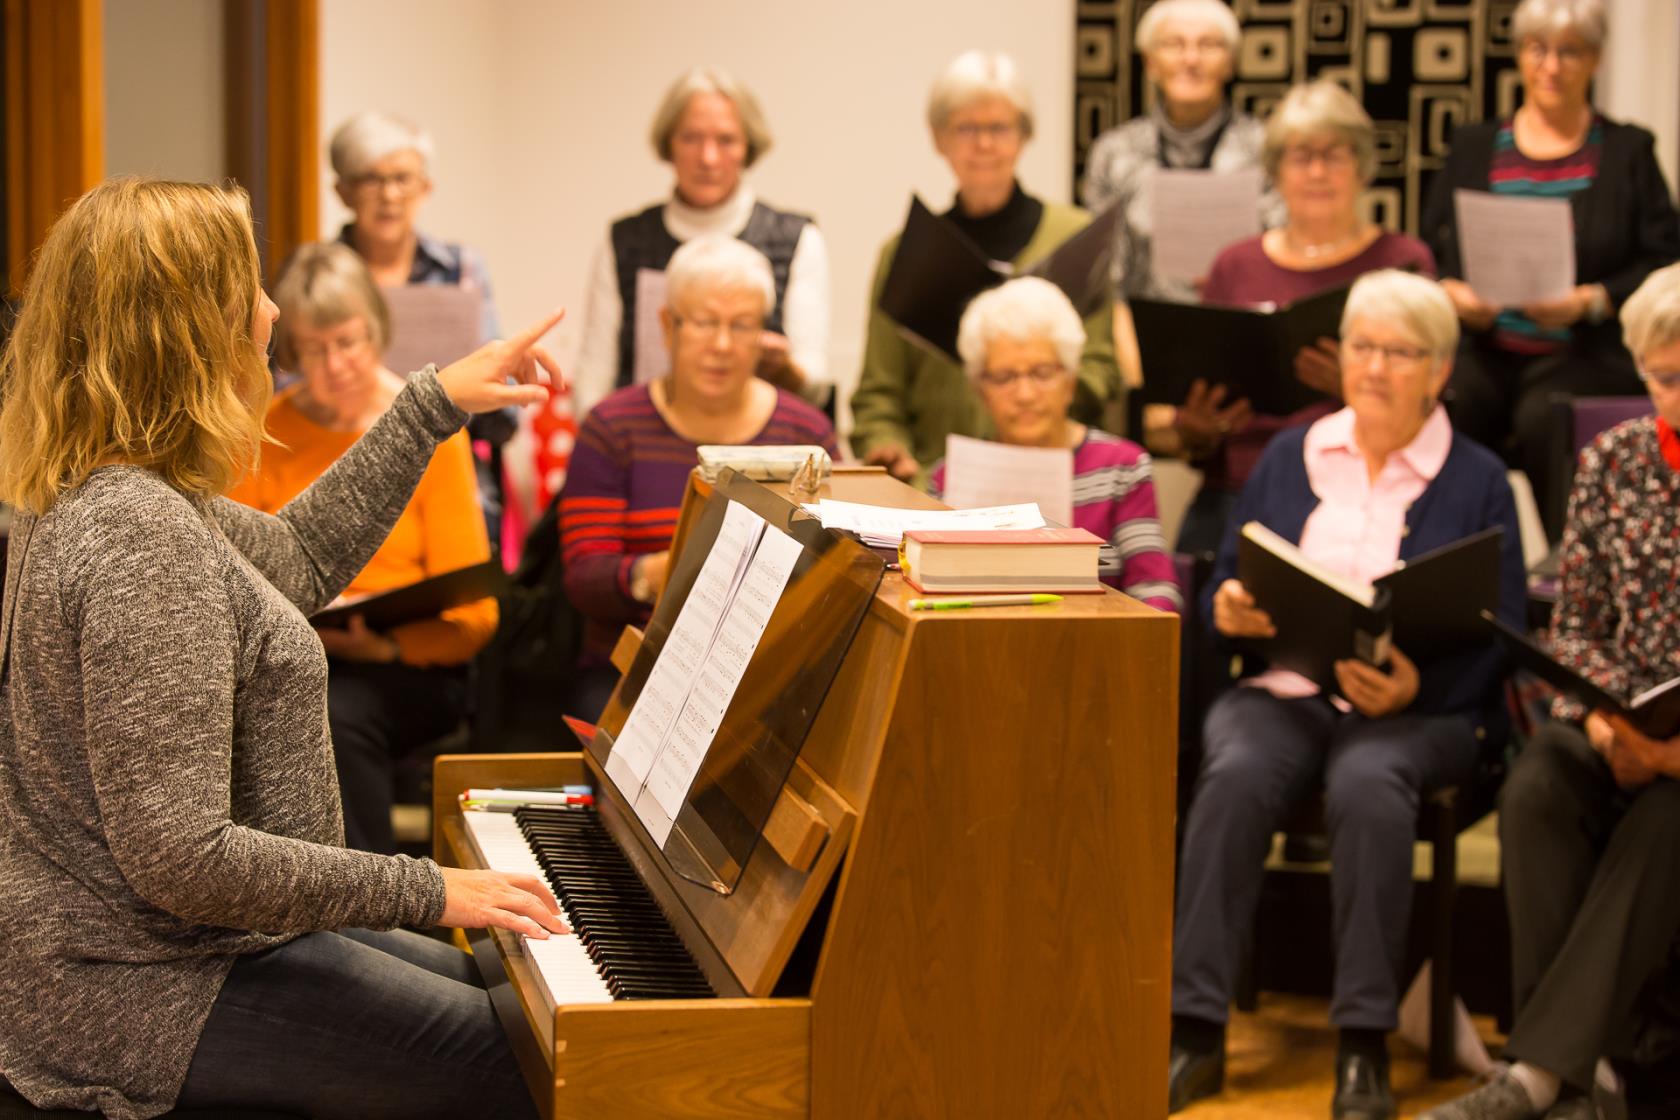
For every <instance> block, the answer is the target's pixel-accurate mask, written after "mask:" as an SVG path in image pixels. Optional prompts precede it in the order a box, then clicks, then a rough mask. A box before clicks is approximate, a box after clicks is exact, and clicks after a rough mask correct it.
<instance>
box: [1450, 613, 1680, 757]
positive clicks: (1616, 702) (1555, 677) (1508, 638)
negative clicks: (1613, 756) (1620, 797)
mask: <svg viewBox="0 0 1680 1120" xmlns="http://www.w3.org/2000/svg"><path fill="white" fill-rule="evenodd" d="M1483 619H1484V621H1486V622H1487V624H1488V625H1490V626H1492V627H1493V632H1494V634H1495V635H1496V636H1497V637H1498V639H1499V644H1500V645H1502V646H1504V647H1505V652H1506V653H1507V654H1509V655H1510V658H1511V661H1512V663H1513V664H1515V665H1516V666H1517V667H1518V668H1519V669H1527V670H1528V671H1529V672H1531V673H1533V674H1534V675H1535V676H1537V677H1539V678H1540V679H1541V680H1543V681H1545V682H1546V683H1547V684H1549V685H1551V686H1552V687H1553V688H1555V689H1557V690H1558V691H1559V692H1561V693H1563V694H1564V695H1566V696H1569V697H1571V698H1573V699H1575V700H1578V701H1580V702H1581V703H1583V704H1585V705H1586V706H1587V707H1588V708H1596V709H1598V710H1601V711H1605V712H1608V713H1610V714H1611V715H1616V716H1621V717H1622V718H1623V719H1625V720H1627V721H1628V722H1629V723H1631V724H1633V726H1634V727H1636V728H1638V729H1639V730H1640V732H1641V733H1643V734H1645V735H1647V736H1649V737H1650V738H1652V739H1672V738H1673V737H1674V736H1675V735H1680V677H1675V678H1674V679H1672V680H1667V681H1664V682H1663V683H1662V684H1659V685H1657V686H1656V687H1654V688H1648V689H1646V690H1645V691H1644V692H1641V693H1640V694H1639V695H1637V696H1633V697H1623V696H1618V695H1616V694H1615V693H1613V692H1611V691H1610V690H1609V689H1606V688H1602V687H1600V686H1599V685H1596V684H1594V683H1593V682H1592V681H1590V680H1588V679H1587V678H1586V677H1584V676H1582V675H1581V674H1580V673H1579V672H1577V671H1576V670H1575V669H1572V668H1570V667H1569V666H1568V665H1565V664H1563V662H1561V661H1559V660H1558V659H1557V658H1555V657H1553V656H1552V654H1551V652H1550V651H1548V650H1547V649H1545V648H1544V647H1543V646H1541V645H1540V644H1539V643H1537V642H1536V641H1534V639H1532V638H1530V637H1529V636H1528V635H1527V634H1524V633H1523V632H1522V631H1520V630H1515V629H1513V628H1512V627H1510V626H1507V625H1506V624H1505V623H1503V622H1501V621H1500V620H1499V619H1498V618H1497V617H1495V616H1494V615H1493V613H1492V612H1489V613H1487V614H1485V615H1483Z"/></svg>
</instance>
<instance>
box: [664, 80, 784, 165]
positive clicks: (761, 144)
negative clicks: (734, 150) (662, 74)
mask: <svg viewBox="0 0 1680 1120" xmlns="http://www.w3.org/2000/svg"><path fill="white" fill-rule="evenodd" d="M697 93H715V94H717V95H718V96H719V97H724V98H728V100H729V102H730V104H732V105H734V106H735V112H737V113H739V114H740V116H741V131H742V132H743V133H744V134H745V135H746V138H747V158H746V161H745V165H746V166H747V167H751V166H752V165H753V164H755V163H757V162H758V158H759V157H760V156H762V155H763V154H764V153H765V152H768V151H769V150H770V145H771V136H770V125H769V124H768V123H767V122H766V121H765V119H764V110H763V109H761V108H759V106H758V98H756V97H754V96H753V92H752V90H750V89H748V88H747V87H746V86H745V85H743V84H742V83H740V82H738V81H736V80H735V76H734V75H732V74H731V73H729V71H727V70H725V69H723V67H721V66H696V67H694V68H693V69H691V70H689V71H688V72H687V73H685V74H683V75H682V76H681V77H679V78H678V79H677V80H676V81H674V82H672V83H671V88H670V89H667V90H666V91H665V96H664V97H663V98H661V99H660V101H659V108H658V109H656V110H654V114H653V125H652V126H651V127H650V128H649V129H648V140H649V142H650V143H652V144H653V150H654V151H655V152H656V153H657V154H658V156H659V158H660V159H662V160H664V161H665V162H666V163H669V162H671V135H672V134H673V133H674V132H676V130H677V122H678V121H680V120H682V115H683V113H684V112H685V111H686V110H687V109H688V103H689V101H691V100H692V99H693V98H694V95H695V94H697Z"/></svg>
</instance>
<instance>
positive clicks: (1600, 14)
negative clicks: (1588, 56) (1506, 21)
mask: <svg viewBox="0 0 1680 1120" xmlns="http://www.w3.org/2000/svg"><path fill="white" fill-rule="evenodd" d="M1608 30H1609V21H1608V20H1607V19H1606V18H1605V15H1604V0H1522V3H1521V4H1518V5H1517V10H1516V11H1515V12H1512V13H1511V41H1512V42H1513V43H1521V42H1522V41H1523V40H1524V39H1541V38H1544V37H1546V36H1547V35H1556V34H1558V33H1559V32H1560V31H1573V32H1575V34H1577V35H1579V36H1580V37H1581V38H1582V39H1584V40H1586V43H1587V45H1588V46H1590V47H1591V48H1592V49H1593V50H1595V51H1596V50H1600V49H1602V48H1603V46H1604V36H1605V33H1606V32H1607V31H1608Z"/></svg>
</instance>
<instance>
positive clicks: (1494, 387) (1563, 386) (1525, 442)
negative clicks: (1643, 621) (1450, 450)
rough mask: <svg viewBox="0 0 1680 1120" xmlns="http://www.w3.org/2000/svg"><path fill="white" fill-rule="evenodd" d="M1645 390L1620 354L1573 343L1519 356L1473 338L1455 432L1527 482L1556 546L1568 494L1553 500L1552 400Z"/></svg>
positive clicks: (1458, 383) (1454, 407)
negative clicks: (1518, 471) (1559, 396)
mask: <svg viewBox="0 0 1680 1120" xmlns="http://www.w3.org/2000/svg"><path fill="white" fill-rule="evenodd" d="M1644 391H1645V389H1644V385H1643V384H1642V383H1641V382H1640V380H1639V374H1638V372H1637V371H1636V370H1635V369H1634V365H1633V359H1632V358H1630V357H1628V354H1627V351H1625V350H1621V349H1620V348H1616V349H1608V348H1606V347H1604V346H1602V345H1587V344H1585V343H1584V342H1581V343H1576V344H1572V345H1570V346H1568V347H1566V348H1565V349H1563V350H1560V351H1558V352H1557V353H1555V354H1541V355H1538V356H1536V355H1531V354H1515V353H1512V352H1511V351H1509V350H1503V349H1500V348H1499V347H1498V346H1496V345H1494V343H1493V341H1492V337H1491V335H1487V334H1467V335H1465V336H1464V340H1463V341H1462V342H1460V343H1459V347H1458V357H1457V359H1456V360H1455V362H1454V364H1453V372H1452V378H1451V380H1450V381H1449V382H1448V392H1449V396H1448V400H1447V411H1448V412H1449V413H1450V414H1451V416H1452V422H1453V427H1454V428H1456V429H1458V430H1459V431H1460V432H1463V433H1464V434H1465V435H1467V436H1469V437H1470V438H1471V439H1473V440H1475V441H1476V442H1477V443H1479V444H1481V445H1482V446H1484V447H1487V448H1489V449H1491V450H1492V451H1493V452H1495V453H1496V454H1498V455H1501V456H1503V457H1504V458H1505V460H1506V462H1508V463H1510V464H1511V465H1512V466H1513V467H1518V468H1520V469H1521V470H1522V471H1523V473H1524V474H1526V475H1528V481H1529V483H1530V485H1532V486H1533V487H1534V502H1535V505H1537V506H1538V507H1539V509H1540V514H1541V516H1542V517H1543V518H1545V519H1546V532H1547V535H1548V536H1549V537H1550V538H1551V539H1552V540H1557V539H1558V538H1559V537H1561V536H1562V535H1563V526H1562V525H1561V524H1554V522H1556V521H1557V520H1558V514H1559V513H1560V512H1561V510H1562V507H1563V499H1564V498H1565V497H1566V495H1563V494H1554V493H1552V491H1553V490H1554V489H1555V486H1554V480H1555V477H1556V476H1555V459H1556V455H1557V448H1556V446H1555V443H1556V435H1555V424H1554V420H1553V416H1552V403H1551V398H1552V396H1553V395H1554V394H1558V393H1566V394H1568V395H1570V396H1575V397H1619V396H1627V395H1637V394H1641V393H1643V392H1644Z"/></svg>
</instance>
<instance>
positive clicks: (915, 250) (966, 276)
mask: <svg viewBox="0 0 1680 1120" xmlns="http://www.w3.org/2000/svg"><path fill="white" fill-rule="evenodd" d="M1118 219H1119V209H1118V206H1110V207H1109V208H1108V209H1107V210H1105V211H1103V212H1102V213H1101V214H1099V215H1098V216H1097V217H1096V219H1095V220H1093V221H1092V222H1091V223H1090V224H1089V225H1087V226H1085V227H1084V228H1083V229H1081V230H1080V231H1079V232H1077V233H1075V234H1074V235H1073V236H1071V237H1069V238H1068V239H1067V240H1066V241H1064V242H1062V244H1061V245H1059V246H1058V247H1057V248H1056V250H1055V251H1054V252H1052V253H1051V254H1050V255H1049V256H1047V257H1045V258H1044V259H1043V260H1041V261H1039V262H1038V263H1037V264H1035V265H1033V266H1032V267H1031V268H1027V269H1023V270H1022V271H1021V272H1020V273H1019V275H1021V276H1040V277H1043V278H1044V279H1046V280H1048V281H1050V282H1051V283H1052V284H1054V285H1056V286H1057V287H1058V288H1060V289H1061V290H1062V291H1063V292H1064V293H1066V295H1067V297H1068V299H1069V300H1071V301H1072V302H1073V306H1074V308H1075V309H1076V310H1078V312H1079V314H1080V315H1081V316H1088V315H1090V314H1091V313H1092V312H1094V311H1096V310H1097V309H1098V308H1099V307H1101V306H1102V305H1103V303H1104V302H1105V301H1106V300H1108V299H1109V298H1111V290H1112V287H1113V284H1112V279H1111V277H1112V269H1113V259H1114V239H1115V222H1116V221H1118ZM1015 275H1016V273H1015V272H1014V270H1013V269H1012V268H1011V267H1010V265H1009V263H1008V262H1007V261H994V260H992V259H991V258H989V257H988V256H986V254H985V253H984V252H982V251H981V250H980V247H979V246H978V245H976V244H975V243H974V242H973V241H972V240H971V239H970V238H969V237H968V235H967V234H965V233H963V232H962V230H960V229H958V228H957V227H956V225H955V224H953V223H952V222H951V221H950V220H948V219H946V218H942V217H940V216H939V215H937V214H935V213H934V212H933V211H932V210H929V209H928V208H927V206H926V204H925V203H923V202H922V200H921V199H920V198H918V197H912V198H911V199H910V213H909V215H908V216H907V217H906V218H905V219H904V232H903V233H902V234H900V235H899V239H898V249H897V251H896V252H895V253H894V254H893V260H892V265H891V266H890V267H889V268H888V269H887V280H886V284H885V285H884V286H883V287H882V289H881V310H882V311H885V312H886V313H887V315H888V316H890V317H891V318H892V320H893V321H894V322H895V323H897V324H898V325H899V328H900V329H901V330H903V331H904V332H905V333H907V334H909V335H910V336H911V337H912V338H914V339H915V340H917V341H918V342H920V343H922V344H923V345H925V346H928V347H930V348H932V349H934V350H937V351H939V352H940V353H942V354H944V355H945V356H946V357H948V358H949V359H950V360H951V361H953V362H955V361H958V358H957V326H958V324H959V323H960V322H961V321H962V315H963V312H964V311H965V310H967V308H968V305H969V303H970V302H971V301H972V300H973V299H974V297H975V296H977V295H979V294H980V293H981V292H983V291H985V290H986V289H988V288H994V287H996V286H997V285H999V284H1002V283H1003V282H1004V281H1005V280H1009V279H1011V278H1012V277H1013V276H1015Z"/></svg>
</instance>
